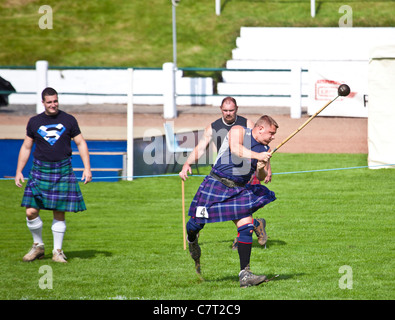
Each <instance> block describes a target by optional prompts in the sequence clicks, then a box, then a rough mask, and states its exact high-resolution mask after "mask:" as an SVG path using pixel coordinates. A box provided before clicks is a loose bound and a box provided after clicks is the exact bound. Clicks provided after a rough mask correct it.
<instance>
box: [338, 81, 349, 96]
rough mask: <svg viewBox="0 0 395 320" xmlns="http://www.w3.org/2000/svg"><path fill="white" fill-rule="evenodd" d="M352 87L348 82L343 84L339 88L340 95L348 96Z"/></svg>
mask: <svg viewBox="0 0 395 320" xmlns="http://www.w3.org/2000/svg"><path fill="white" fill-rule="evenodd" d="M350 91H351V90H350V87H349V86H348V85H346V84H341V85H340V86H339V88H338V89H337V93H338V95H339V96H342V97H346V96H348V95H349V94H350Z"/></svg>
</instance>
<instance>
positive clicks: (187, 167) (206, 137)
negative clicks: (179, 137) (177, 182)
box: [179, 124, 212, 180]
mask: <svg viewBox="0 0 395 320" xmlns="http://www.w3.org/2000/svg"><path fill="white" fill-rule="evenodd" d="M211 139H212V129H211V124H210V125H208V126H207V127H206V129H204V133H203V137H202V138H201V139H200V141H199V143H198V144H197V146H196V147H195V148H194V149H193V151H192V152H191V153H190V155H189V156H188V159H187V160H186V161H185V163H184V165H183V166H182V170H181V171H180V173H179V176H180V177H181V179H182V180H185V179H186V178H188V172H189V173H190V174H192V168H191V164H194V163H196V162H197V161H198V160H199V158H200V157H201V156H202V155H203V154H204V152H205V151H206V149H207V146H208V145H209V143H210V141H211Z"/></svg>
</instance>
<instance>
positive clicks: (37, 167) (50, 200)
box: [21, 158, 86, 212]
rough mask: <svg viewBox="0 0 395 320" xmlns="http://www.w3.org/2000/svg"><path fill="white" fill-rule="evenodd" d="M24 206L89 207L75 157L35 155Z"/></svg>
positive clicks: (61, 208) (79, 208) (23, 202)
mask: <svg viewBox="0 0 395 320" xmlns="http://www.w3.org/2000/svg"><path fill="white" fill-rule="evenodd" d="M21 206H22V207H33V208H37V209H44V210H57V211H62V212H66V211H67V212H78V211H84V210H86V206H85V202H84V199H83V197H82V193H81V189H80V187H79V185H78V181H77V178H76V176H75V174H74V171H73V168H72V166H71V158H67V159H65V160H61V161H57V162H44V161H40V160H37V159H33V166H32V169H31V171H30V174H29V181H28V182H27V184H26V188H25V192H24V194H23V199H22V204H21Z"/></svg>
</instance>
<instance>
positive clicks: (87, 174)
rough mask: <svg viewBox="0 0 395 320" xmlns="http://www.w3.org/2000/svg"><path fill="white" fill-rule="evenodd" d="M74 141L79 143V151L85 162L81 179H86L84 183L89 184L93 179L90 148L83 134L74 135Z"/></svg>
mask: <svg viewBox="0 0 395 320" xmlns="http://www.w3.org/2000/svg"><path fill="white" fill-rule="evenodd" d="M74 142H75V144H76V145H77V148H78V151H79V153H80V156H81V160H82V163H83V164H84V172H83V173H82V178H81V180H84V179H85V182H84V184H87V183H88V182H90V181H91V180H92V172H91V164H90V160H89V150H88V145H87V144H86V141H85V139H84V138H83V137H82V134H79V135H78V136H75V137H74Z"/></svg>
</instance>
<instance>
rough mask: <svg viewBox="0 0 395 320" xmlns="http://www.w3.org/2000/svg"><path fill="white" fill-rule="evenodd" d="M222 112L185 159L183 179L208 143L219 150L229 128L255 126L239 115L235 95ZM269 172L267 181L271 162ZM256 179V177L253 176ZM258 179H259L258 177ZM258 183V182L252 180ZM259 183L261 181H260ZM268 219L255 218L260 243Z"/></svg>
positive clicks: (266, 179) (223, 101)
mask: <svg viewBox="0 0 395 320" xmlns="http://www.w3.org/2000/svg"><path fill="white" fill-rule="evenodd" d="M220 109H221V113H222V117H221V118H219V119H217V120H216V121H214V122H212V123H211V124H210V125H208V126H207V127H206V128H205V129H204V133H203V137H202V139H200V141H199V143H198V145H197V146H196V147H195V148H194V149H193V151H192V152H191V153H190V155H189V156H188V159H187V160H186V161H185V163H184V165H183V167H182V170H181V171H180V173H179V176H180V177H181V179H183V180H186V179H187V178H188V172H189V173H190V174H192V168H191V165H192V164H194V163H196V162H197V161H198V160H199V158H200V157H201V156H202V155H203V154H204V152H205V151H206V149H207V147H208V145H209V144H210V142H211V141H212V142H213V143H214V145H215V147H216V149H217V152H218V150H219V149H220V147H221V144H222V142H223V141H224V139H225V137H226V135H227V134H228V132H229V130H230V129H231V128H232V127H233V126H235V125H240V126H243V127H245V128H251V129H252V128H253V127H254V122H252V121H251V120H248V119H246V118H244V117H242V116H239V115H237V109H238V106H237V103H236V100H235V99H234V98H233V97H226V98H224V99H223V100H222V103H221V107H220ZM266 169H267V172H268V175H267V176H266V178H265V183H268V182H270V181H271V176H272V172H271V167H270V162H268V164H267V168H266ZM253 179H254V181H255V178H253ZM256 180H257V179H256ZM252 183H257V182H252ZM258 183H260V182H259V181H258ZM265 226H266V221H265V220H264V219H254V231H255V234H256V235H257V236H258V242H259V244H260V245H262V246H263V245H265V244H266V240H267V234H266V231H265ZM237 244H238V238H236V239H235V240H234V242H233V246H232V249H234V250H235V249H237Z"/></svg>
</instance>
